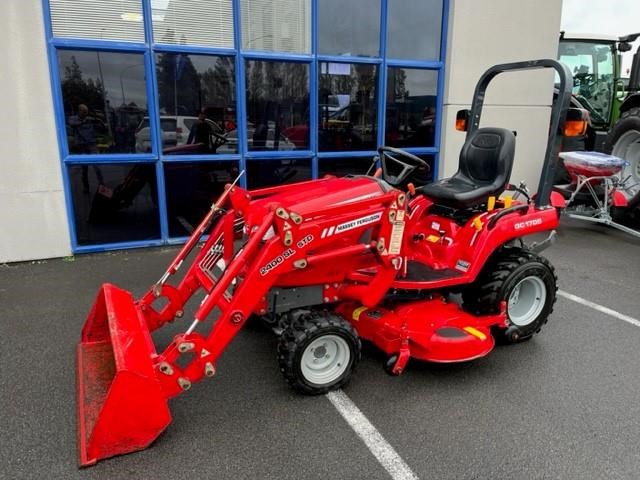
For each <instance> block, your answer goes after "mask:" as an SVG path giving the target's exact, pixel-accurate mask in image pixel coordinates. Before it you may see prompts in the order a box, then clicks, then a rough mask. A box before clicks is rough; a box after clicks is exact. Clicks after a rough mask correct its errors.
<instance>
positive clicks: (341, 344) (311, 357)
mask: <svg viewBox="0 0 640 480" xmlns="http://www.w3.org/2000/svg"><path fill="white" fill-rule="evenodd" d="M350 359H351V350H350V349H349V345H347V342H346V341H345V339H344V338H342V337H339V336H338V335H323V336H321V337H318V338H316V339H315V340H314V341H312V342H311V343H310V344H309V345H307V348H305V350H304V352H303V353H302V361H301V363H300V366H301V370H302V375H303V376H304V378H305V379H307V380H308V381H309V382H311V383H315V384H317V385H324V384H327V383H331V382H334V381H335V380H337V379H338V378H340V376H341V375H342V374H343V373H344V372H345V370H346V369H347V367H348V366H349V360H350Z"/></svg>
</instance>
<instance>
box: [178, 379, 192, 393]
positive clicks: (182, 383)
mask: <svg viewBox="0 0 640 480" xmlns="http://www.w3.org/2000/svg"><path fill="white" fill-rule="evenodd" d="M178 385H180V388H182V389H183V390H189V389H190V388H191V382H190V381H189V379H188V378H184V377H180V378H178Z"/></svg>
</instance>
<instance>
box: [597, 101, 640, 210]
mask: <svg viewBox="0 0 640 480" xmlns="http://www.w3.org/2000/svg"><path fill="white" fill-rule="evenodd" d="M605 150H606V152H607V153H610V154H611V155H614V156H616V157H620V158H624V159H625V160H627V161H628V162H629V165H628V166H626V167H625V168H624V169H623V170H622V172H620V175H619V177H620V178H621V179H625V178H627V177H631V178H630V180H629V182H627V183H628V185H627V188H626V189H625V191H626V194H627V196H628V197H629V198H631V197H633V196H634V195H636V194H637V193H638V192H639V191H640V107H635V108H630V109H629V110H627V111H625V112H622V114H621V115H620V118H619V119H618V121H617V122H616V123H615V125H614V126H613V128H612V129H611V130H610V131H609V134H608V135H607V141H606V147H605Z"/></svg>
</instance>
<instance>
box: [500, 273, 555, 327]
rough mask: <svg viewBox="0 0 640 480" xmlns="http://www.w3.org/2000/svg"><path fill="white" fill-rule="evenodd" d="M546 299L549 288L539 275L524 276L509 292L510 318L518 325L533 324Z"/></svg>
mask: <svg viewBox="0 0 640 480" xmlns="http://www.w3.org/2000/svg"><path fill="white" fill-rule="evenodd" d="M546 300H547V288H546V286H545V284H544V282H543V281H542V280H541V279H540V278H539V277H534V276H531V277H526V278H523V279H522V280H520V282H518V284H517V285H516V286H515V287H514V288H513V290H511V293H510V294H509V299H508V300H507V303H508V305H507V312H508V314H509V320H510V321H511V323H513V324H514V325H516V326H518V327H525V326H527V325H529V324H531V323H532V322H533V321H534V320H535V319H536V318H538V316H539V315H540V312H542V309H543V308H544V304H545V301H546Z"/></svg>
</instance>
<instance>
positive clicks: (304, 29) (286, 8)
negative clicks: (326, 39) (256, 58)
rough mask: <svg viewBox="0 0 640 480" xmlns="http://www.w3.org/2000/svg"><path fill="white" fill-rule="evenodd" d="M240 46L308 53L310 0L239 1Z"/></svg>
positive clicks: (309, 47)
mask: <svg viewBox="0 0 640 480" xmlns="http://www.w3.org/2000/svg"><path fill="white" fill-rule="evenodd" d="M240 8H241V11H242V15H241V17H242V48H244V49H246V50H268V51H278V52H295V53H309V52H311V0H278V1H277V2H274V1H273V0H240Z"/></svg>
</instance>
